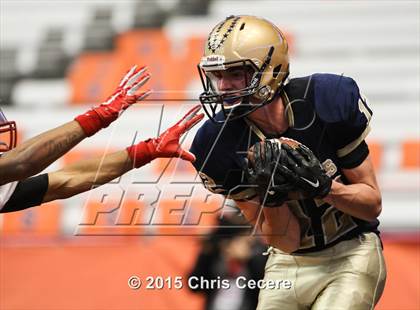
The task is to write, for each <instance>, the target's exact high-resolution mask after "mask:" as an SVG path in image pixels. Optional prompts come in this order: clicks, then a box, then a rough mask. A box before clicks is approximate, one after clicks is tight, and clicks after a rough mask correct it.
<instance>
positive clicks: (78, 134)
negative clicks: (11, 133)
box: [0, 121, 86, 185]
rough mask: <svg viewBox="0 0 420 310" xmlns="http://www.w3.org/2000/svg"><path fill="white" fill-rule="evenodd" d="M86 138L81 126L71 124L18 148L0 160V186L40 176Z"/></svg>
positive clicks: (35, 138) (48, 132)
mask: <svg viewBox="0 0 420 310" xmlns="http://www.w3.org/2000/svg"><path fill="white" fill-rule="evenodd" d="M85 137H86V136H85V134H84V132H83V130H82V128H81V127H80V125H79V124H78V123H77V122H76V121H71V122H68V123H66V124H64V125H62V126H60V127H57V128H55V129H52V130H49V131H47V132H45V133H42V134H40V135H38V136H36V137H34V138H32V139H30V140H28V141H26V142H24V143H22V144H20V145H18V146H17V147H16V148H14V149H13V150H11V151H9V152H7V153H5V154H4V155H3V156H2V158H1V160H0V171H1V175H0V185H2V184H5V183H8V182H12V181H17V180H22V179H25V178H27V177H29V176H32V175H34V174H37V173H39V172H41V171H42V170H44V169H45V168H46V167H48V166H49V165H50V164H51V163H53V162H54V161H55V160H57V159H58V158H60V157H61V156H63V155H64V154H65V153H67V152H68V151H69V150H70V149H71V148H73V147H74V146H75V145H77V144H78V143H79V142H80V141H82V140H83V139H84V138H85Z"/></svg>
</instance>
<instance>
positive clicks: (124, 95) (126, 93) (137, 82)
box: [75, 66, 150, 137]
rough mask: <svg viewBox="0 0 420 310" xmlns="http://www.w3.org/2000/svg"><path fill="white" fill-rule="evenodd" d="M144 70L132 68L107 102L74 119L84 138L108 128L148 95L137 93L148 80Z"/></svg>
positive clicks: (146, 93)
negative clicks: (126, 110) (130, 107)
mask: <svg viewBox="0 0 420 310" xmlns="http://www.w3.org/2000/svg"><path fill="white" fill-rule="evenodd" d="M146 70H147V68H146V67H141V68H139V69H137V66H133V67H132V68H131V69H130V71H128V73H127V74H126V75H125V76H124V77H123V79H122V80H121V82H120V85H119V86H118V88H117V89H116V90H115V92H114V93H113V94H112V95H111V96H110V97H109V98H108V99H107V101H105V102H104V103H101V104H100V105H99V106H97V107H93V108H92V109H91V110H89V111H87V112H86V113H85V114H81V115H79V116H77V117H76V118H75V120H76V121H77V122H78V123H79V124H80V126H81V127H82V128H83V131H84V132H85V134H86V136H88V137H90V136H92V135H93V134H95V133H96V132H98V131H99V130H101V129H102V128H105V127H108V126H109V124H111V123H112V122H113V121H115V120H116V119H117V118H118V116H120V114H121V113H122V112H123V111H124V110H125V109H127V108H128V107H129V106H131V105H132V104H134V103H136V102H138V101H141V100H143V99H144V98H146V97H147V96H148V95H149V94H150V91H146V92H141V91H138V90H139V88H140V87H141V86H143V85H144V84H145V83H146V82H147V81H148V80H149V78H150V75H149V74H148V73H146V74H144V73H145V72H146Z"/></svg>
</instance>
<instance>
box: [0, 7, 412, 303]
mask: <svg viewBox="0 0 420 310" xmlns="http://www.w3.org/2000/svg"><path fill="white" fill-rule="evenodd" d="M419 12H420V5H419V2H418V1H340V0H336V1H266V0H261V1H245V0H244V1H224V0H212V1H211V0H160V1H152V0H143V1H141V0H138V1H134V0H133V1H114V2H112V1H105V0H86V1H81V0H78V1H64V0H56V1H53V0H50V1H43V0H40V1H29V0H27V1H22V0H1V1H0V95H1V102H0V104H1V107H2V109H3V110H4V112H5V114H6V116H7V117H8V118H9V119H11V120H15V121H16V122H17V124H18V130H19V139H20V141H22V140H24V139H27V138H29V137H32V136H34V135H36V134H37V133H40V132H42V131H45V130H47V129H50V128H53V127H55V126H58V125H60V124H62V123H64V122H66V121H69V120H71V119H72V118H73V117H74V116H75V115H77V114H78V113H80V112H82V111H84V110H85V109H86V108H87V107H88V106H89V105H91V104H93V103H98V102H101V101H102V100H104V99H105V98H106V96H107V95H109V94H110V93H111V91H112V90H113V89H114V87H115V85H116V84H117V83H118V80H119V78H120V77H121V76H122V74H123V72H125V71H126V70H127V69H128V68H129V67H130V66H131V65H132V64H140V65H147V66H149V68H150V72H151V73H152V80H151V88H153V89H154V90H155V93H154V94H153V95H152V96H151V98H150V100H149V101H148V102H147V103H146V104H143V105H142V106H140V107H134V108H132V109H131V110H130V111H128V112H127V113H125V114H124V116H123V117H121V119H120V120H118V121H117V122H116V123H115V124H113V125H112V126H111V128H108V129H107V130H103V131H102V132H101V133H99V134H98V135H96V136H95V137H93V138H91V139H88V140H86V141H84V142H83V143H81V144H80V145H79V146H77V147H76V148H75V149H74V150H72V151H71V152H70V153H69V154H67V155H66V156H64V157H63V158H62V159H60V160H59V161H58V162H57V163H55V164H53V165H52V166H51V167H49V168H48V170H52V169H57V168H59V167H61V166H63V165H66V164H68V163H70V162H73V161H75V160H78V159H81V158H86V157H91V156H96V155H101V154H103V153H104V152H105V151H106V152H109V151H111V150H115V149H119V148H122V147H125V146H127V145H130V144H131V143H132V141H133V138H134V137H135V134H136V131H137V137H136V139H143V138H147V137H149V136H154V135H156V134H157V133H158V130H159V128H160V127H159V125H161V126H162V128H164V127H166V126H167V125H169V124H170V123H172V122H173V121H174V120H175V119H176V118H177V117H179V116H180V115H181V114H182V113H183V112H185V111H186V110H187V108H188V107H189V106H190V105H191V104H194V103H196V102H197V101H196V100H195V99H196V98H197V95H198V94H199V93H200V91H201V84H200V82H199V76H198V74H197V70H196V65H197V63H198V62H199V59H200V56H201V53H202V45H203V42H204V39H205V37H206V34H208V32H209V31H210V30H211V29H212V27H213V26H214V25H215V24H216V23H217V22H218V21H219V20H221V19H223V18H225V17H226V16H228V15H231V14H253V15H259V16H262V17H265V18H267V19H269V20H271V21H273V22H274V23H276V24H277V25H278V26H279V27H280V28H281V29H283V31H284V32H285V33H286V34H287V37H288V39H289V43H290V46H291V74H292V76H302V75H308V74H311V73H314V72H331V73H337V74H342V73H343V74H344V75H347V76H351V77H353V78H354V79H355V80H356V81H357V82H358V83H359V85H360V86H361V88H362V90H363V91H364V93H365V94H366V95H367V97H368V98H369V100H370V105H371V107H372V108H373V111H374V118H373V122H372V129H373V130H372V132H371V134H370V135H369V138H368V142H369V145H370V148H371V153H372V156H373V159H374V163H375V168H376V171H377V174H378V178H379V182H380V185H381V188H382V192H383V213H382V215H381V218H380V219H381V227H380V228H381V230H382V232H383V233H382V235H383V241H384V248H385V250H384V251H385V256H386V260H387V267H388V279H387V284H386V288H385V292H384V295H383V297H382V300H381V301H380V303H379V305H378V307H377V309H382V310H385V309H387V310H394V309H410V310H414V309H420V301H419V299H420V246H419V232H420V204H419V201H420V199H419V189H420V175H419V172H420V170H419V169H420V154H419V153H420V150H419V149H420V129H419V119H420V118H419V117H420V108H419V107H420V105H419V102H420V101H419V99H420V98H419V96H420V95H419V91H420V88H419V85H420V83H419V82H420V79H419V77H420V60H419V55H420V53H419V52H420V44H419V40H420V39H419V38H420V13H419ZM161 117H162V124H160V122H159V120H160V118H161ZM194 132H195V130H194V131H193V132H191V133H190V134H189V135H188V136H187V139H186V142H185V143H186V145H188V144H189V143H190V142H191V139H192V137H193V135H194ZM0 173H1V172H0ZM174 181H175V182H174ZM183 183H185V184H186V183H188V184H190V185H189V186H187V185H185V184H183ZM191 184H193V185H195V187H194V186H193V187H194V192H193V194H191V193H192V188H193V187H192V186H191ZM156 188H160V189H162V191H163V194H162V197H163V198H162V197H161V199H160V202H159V203H158V204H157V205H154V206H150V204H151V203H152V202H154V200H155V199H156V197H157V196H156ZM124 190H125V191H124ZM103 193H107V194H108V195H109V197H108V198H109V199H107V200H103V199H102V198H103V197H102V195H103ZM141 194H142V195H143V196H142V197H141V199H139V197H140V195H141ZM179 196H181V198H180V197H179ZM121 197H124V202H123V206H124V207H125V208H124V209H125V210H126V211H125V212H127V214H125V215H122V217H123V218H124V216H126V217H125V218H126V219H128V216H131V215H132V214H133V213H132V212H133V210H135V209H136V208H138V209H139V211H138V213H137V214H138V215H137V216H138V217H137V221H139V222H141V223H143V222H142V220H141V218H143V219H144V218H148V216H149V215H150V212H151V211H150V210H151V208H153V210H155V209H154V208H155V207H156V214H155V215H156V218H155V219H154V220H153V222H152V223H150V225H137V226H134V230H133V227H131V229H128V230H127V231H124V227H125V226H123V228H122V229H119V230H118V231H114V230H112V231H111V234H112V233H114V232H115V233H116V234H118V235H119V236H75V235H74V234H75V232H79V233H80V232H81V231H80V227H81V226H80V225H79V224H80V223H91V222H94V221H95V218H92V217H94V215H95V214H96V213H95V211H98V210H99V211H103V212H104V213H103V214H100V215H99V216H98V218H97V219H96V220H97V222H96V223H97V224H98V223H99V224H103V225H111V226H112V227H114V228H115V225H114V224H113V223H114V221H115V216H116V214H114V213H116V212H111V211H112V210H113V208H114V209H115V207H116V206H117V203H118V201H119V200H120V199H121ZM203 197H206V193H205V191H204V190H203V189H202V188H201V185H199V184H198V182H197V180H195V179H194V171H193V170H192V168H191V167H190V166H189V165H187V164H185V163H181V162H168V161H165V160H161V161H155V162H154V163H153V164H151V165H148V166H147V167H144V168H142V169H140V170H137V171H133V172H131V173H129V174H128V175H126V176H124V177H123V178H122V179H121V180H118V181H116V182H114V183H113V184H110V185H106V186H105V187H104V188H101V189H99V191H98V190H94V191H93V192H92V193H89V194H83V195H79V196H76V197H74V198H71V199H67V200H63V201H57V202H54V203H50V204H48V205H46V206H43V207H41V208H34V209H29V210H26V211H25V212H20V213H16V214H6V215H2V216H0V234H1V235H0V308H1V309H200V308H201V307H202V305H203V300H202V299H201V298H200V297H199V296H196V295H193V294H191V293H190V292H189V291H188V290H187V289H186V288H183V289H181V290H175V289H172V290H169V289H163V290H150V291H148V290H144V289H140V290H139V291H133V290H130V289H129V288H128V286H127V280H128V278H129V276H130V275H139V276H140V277H144V276H147V275H161V276H165V277H166V276H171V275H172V276H184V277H185V276H186V274H187V273H188V272H189V270H190V269H191V266H192V264H193V262H194V260H195V256H196V253H197V251H198V249H199V240H200V238H201V237H200V236H199V235H202V234H205V232H206V229H207V228H206V227H208V225H209V224H211V223H213V221H214V217H215V215H212V214H211V211H212V210H217V208H218V206H219V204H220V201H221V200H220V198H217V197H210V200H209V201H210V202H209V201H207V202H206V200H205V198H203ZM85 208H86V209H85ZM176 208H178V209H180V211H179V213H178V214H176V215H175V217H174V214H173V213H171V212H170V210H172V209H176ZM185 208H188V209H189V210H190V211H189V212H188V216H189V217H194V216H197V214H198V212H199V210H202V209H203V208H205V210H207V211H208V212H209V214H207V216H205V217H203V218H202V219H201V221H200V223H199V224H200V225H201V228H200V225H198V226H195V228H194V229H193V230H190V232H191V235H192V236H159V235H168V234H169V235H170V234H186V232H187V233H188V231H186V230H183V228H182V227H181V228H180V227H178V228H177V227H176V226H174V227H172V226H170V227H165V226H162V225H161V224H174V223H176V221H177V220H179V219H181V218H182V215H183V214H184V213H185V212H184V211H185V210H184V209H185ZM85 210H90V211H89V212H84V211H85ZM127 210H128V211H127ZM182 210H184V211H182ZM148 212H149V213H148ZM147 214H149V215H147ZM119 216H120V219H121V214H119ZM130 218H131V217H130ZM129 222H130V221H128V223H129ZM78 228H79V230H77V229H78ZM88 228H89V227H88ZM105 232H106V231H105ZM124 232H126V233H127V234H142V235H143V236H123V235H124ZM83 233H85V234H88V235H89V234H95V233H96V234H99V235H100V234H101V233H103V231H102V232H101V231H100V230H99V231H97V230H94V231H89V229H88V230H86V231H82V234H83ZM145 234H148V236H144V235H145Z"/></svg>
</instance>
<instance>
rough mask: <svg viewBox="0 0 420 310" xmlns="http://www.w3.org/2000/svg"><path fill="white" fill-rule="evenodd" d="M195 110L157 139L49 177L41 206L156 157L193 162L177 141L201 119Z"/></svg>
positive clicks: (192, 158)
mask: <svg viewBox="0 0 420 310" xmlns="http://www.w3.org/2000/svg"><path fill="white" fill-rule="evenodd" d="M199 110H200V106H196V107H194V108H193V109H191V110H190V111H189V112H188V113H187V114H186V115H185V116H184V117H183V118H182V119H181V120H180V121H179V122H178V123H176V124H175V125H174V126H172V127H171V128H169V129H168V130H166V131H165V132H164V133H162V134H161V135H160V136H159V137H157V138H153V139H148V140H146V141H142V142H140V143H138V144H136V145H133V146H130V147H128V148H127V149H126V150H122V151H119V152H115V153H112V154H108V155H105V156H104V157H103V158H102V157H100V158H95V159H91V160H84V161H80V162H77V163H75V164H73V165H69V166H67V167H65V168H63V169H61V170H58V171H56V172H52V173H49V175H48V177H49V185H48V190H47V193H46V194H45V196H44V199H43V202H47V201H51V200H55V199H64V198H68V197H71V196H73V195H76V194H79V193H82V192H85V191H88V190H90V189H91V188H92V186H94V185H102V184H105V183H108V182H109V181H111V180H113V179H115V178H117V177H119V176H121V175H123V174H124V173H126V172H127V171H129V170H131V169H133V168H139V167H142V166H144V165H146V164H147V163H149V162H150V161H152V160H154V159H155V158H158V157H181V158H182V159H184V160H188V161H194V160H195V157H194V155H193V154H191V153H190V152H187V151H185V150H183V149H182V148H181V146H180V142H179V139H180V138H181V136H182V135H183V134H184V133H186V132H187V131H188V130H190V129H191V128H192V127H193V126H194V125H196V124H197V123H198V122H199V121H200V120H201V119H202V118H203V116H204V115H203V114H197V112H198V111H199Z"/></svg>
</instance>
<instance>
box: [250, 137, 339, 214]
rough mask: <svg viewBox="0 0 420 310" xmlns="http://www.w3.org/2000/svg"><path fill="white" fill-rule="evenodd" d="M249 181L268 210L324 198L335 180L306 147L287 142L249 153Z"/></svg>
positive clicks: (264, 143)
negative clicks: (301, 201) (285, 204)
mask: <svg viewBox="0 0 420 310" xmlns="http://www.w3.org/2000/svg"><path fill="white" fill-rule="evenodd" d="M247 160H248V167H247V171H246V174H247V179H248V182H249V184H251V185H254V186H255V187H256V189H257V194H258V195H259V197H260V203H261V204H262V205H264V206H265V207H275V206H280V205H282V204H283V203H284V202H285V201H287V200H295V199H312V198H323V197H325V196H326V195H327V194H328V193H329V192H330V190H331V184H332V180H331V178H330V177H329V176H328V175H327V174H326V173H325V171H324V169H323V168H322V165H321V163H320V162H319V160H318V158H316V156H315V155H314V154H313V153H312V151H311V150H310V149H309V148H307V147H306V146H304V145H303V144H301V143H299V142H297V141H295V140H292V139H287V138H280V139H270V140H265V141H261V142H257V143H256V144H255V145H254V146H252V147H251V148H250V149H249V151H248V156H247Z"/></svg>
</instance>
